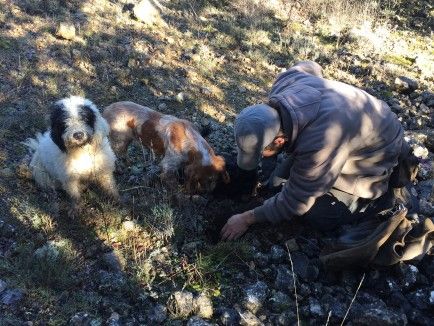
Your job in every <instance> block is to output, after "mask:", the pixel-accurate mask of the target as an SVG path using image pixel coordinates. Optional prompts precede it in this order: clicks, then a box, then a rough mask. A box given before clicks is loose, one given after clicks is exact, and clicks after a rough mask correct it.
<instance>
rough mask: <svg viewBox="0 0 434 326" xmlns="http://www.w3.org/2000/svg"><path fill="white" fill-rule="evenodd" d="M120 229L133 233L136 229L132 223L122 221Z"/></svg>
mask: <svg viewBox="0 0 434 326" xmlns="http://www.w3.org/2000/svg"><path fill="white" fill-rule="evenodd" d="M122 228H123V229H124V230H125V231H134V230H135V229H136V223H134V222H133V221H124V222H123V223H122Z"/></svg>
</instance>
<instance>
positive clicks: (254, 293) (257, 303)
mask: <svg viewBox="0 0 434 326" xmlns="http://www.w3.org/2000/svg"><path fill="white" fill-rule="evenodd" d="M267 293H268V286H267V284H265V283H264V282H262V281H258V282H256V283H255V284H253V285H249V286H247V288H246V290H245V294H244V299H243V306H244V308H246V309H247V310H249V311H251V312H252V313H254V314H255V313H256V312H257V311H258V310H259V309H260V308H261V307H262V305H263V304H264V301H265V299H266V298H267Z"/></svg>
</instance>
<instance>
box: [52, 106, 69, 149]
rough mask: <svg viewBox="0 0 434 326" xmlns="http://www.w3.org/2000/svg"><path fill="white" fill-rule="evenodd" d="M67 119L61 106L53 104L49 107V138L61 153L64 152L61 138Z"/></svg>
mask: <svg viewBox="0 0 434 326" xmlns="http://www.w3.org/2000/svg"><path fill="white" fill-rule="evenodd" d="M67 118H68V115H67V113H66V112H65V110H63V106H62V104H60V103H55V104H53V105H52V106H51V107H50V125H51V131H50V137H51V139H52V140H53V142H54V143H55V144H56V145H57V147H59V149H60V150H61V151H62V152H66V146H65V142H64V140H63V137H62V136H63V134H64V132H65V130H66V119H67Z"/></svg>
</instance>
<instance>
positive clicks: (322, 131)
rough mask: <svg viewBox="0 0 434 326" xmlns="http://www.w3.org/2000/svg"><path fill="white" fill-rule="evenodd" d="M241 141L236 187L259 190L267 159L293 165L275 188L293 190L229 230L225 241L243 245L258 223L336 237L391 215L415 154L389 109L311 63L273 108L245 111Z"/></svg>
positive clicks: (239, 218) (238, 132) (278, 89)
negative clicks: (307, 227)
mask: <svg viewBox="0 0 434 326" xmlns="http://www.w3.org/2000/svg"><path fill="white" fill-rule="evenodd" d="M235 138H236V142H237V147H238V156H237V165H238V168H239V171H238V175H239V176H240V177H239V179H238V180H236V182H239V183H242V184H244V185H245V187H246V188H251V186H253V185H254V184H255V180H256V175H257V167H258V165H259V163H260V161H261V158H263V157H269V156H273V155H277V154H278V153H282V152H283V153H285V155H286V157H287V158H286V159H285V160H283V162H281V163H280V164H279V166H278V168H277V169H276V171H275V173H274V175H273V176H272V177H271V179H270V180H269V185H270V186H278V184H276V180H277V182H278V183H279V182H281V180H285V181H286V182H285V183H284V185H283V187H282V188H281V191H280V192H278V193H277V194H276V195H275V196H274V197H271V198H270V199H268V200H266V201H265V202H264V203H263V205H262V206H260V207H257V208H255V209H253V210H249V211H246V212H244V213H242V214H237V215H234V216H232V217H231V218H230V219H229V220H228V221H227V223H226V224H225V226H224V227H223V228H222V231H221V235H222V239H223V240H233V239H237V238H238V237H240V236H241V235H242V234H243V233H245V232H246V231H247V229H248V228H249V226H250V225H252V224H254V223H258V222H270V223H273V224H275V223H278V222H281V221H283V220H286V221H290V220H292V219H293V218H295V217H302V218H304V219H305V220H306V221H307V222H308V223H310V224H311V225H312V227H314V228H316V229H319V230H320V231H330V230H334V229H336V228H338V227H339V226H341V225H343V224H348V223H351V222H353V221H355V220H356V219H358V218H360V217H361V216H363V215H362V214H364V213H369V212H371V213H375V212H379V211H381V210H383V209H388V208H390V207H391V206H393V197H394V196H393V194H392V191H391V188H392V187H393V185H392V182H391V175H392V172H394V168H395V167H397V165H398V161H399V160H401V158H402V157H403V155H404V156H405V155H406V154H408V152H409V149H408V145H407V144H406V143H405V142H404V140H403V128H402V126H401V124H400V122H399V121H398V119H397V117H396V115H395V114H394V113H393V112H392V111H391V110H390V108H389V107H388V106H387V104H386V103H384V102H383V101H381V100H379V99H377V98H375V97H374V96H371V95H369V94H368V93H366V92H365V91H363V90H361V89H358V88H356V87H353V86H350V85H347V84H344V83H341V82H338V81H333V80H328V79H324V78H323V77H322V73H321V67H320V66H319V65H318V64H317V63H315V62H311V61H308V62H300V63H298V64H296V65H295V66H293V67H291V68H290V69H289V70H287V71H286V72H284V73H282V74H280V75H279V76H278V78H277V80H276V81H275V83H274V85H273V87H272V89H271V92H270V95H269V101H268V103H267V104H258V105H253V106H250V107H247V108H245V109H244V110H242V111H241V113H240V114H239V115H238V117H237V118H236V121H235ZM398 172H399V171H397V169H396V168H395V172H394V174H396V173H398ZM393 179H396V178H393ZM250 190H251V189H249V191H250Z"/></svg>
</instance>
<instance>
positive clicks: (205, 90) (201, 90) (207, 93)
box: [200, 87, 212, 96]
mask: <svg viewBox="0 0 434 326" xmlns="http://www.w3.org/2000/svg"><path fill="white" fill-rule="evenodd" d="M200 92H201V93H202V94H204V95H208V96H210V95H212V91H211V90H210V89H209V88H206V87H201V88H200Z"/></svg>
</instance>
